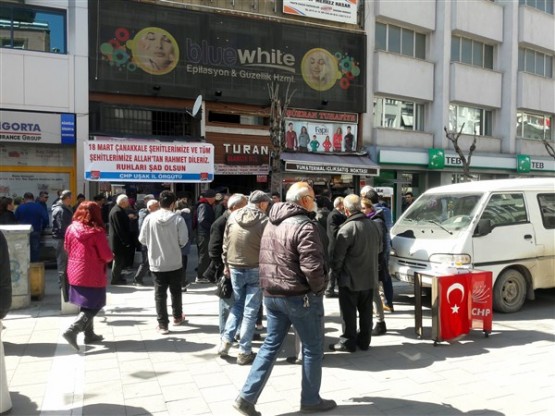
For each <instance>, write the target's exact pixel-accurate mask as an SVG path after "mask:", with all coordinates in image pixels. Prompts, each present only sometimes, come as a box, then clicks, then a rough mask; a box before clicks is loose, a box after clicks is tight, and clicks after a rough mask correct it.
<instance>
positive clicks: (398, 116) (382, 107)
mask: <svg viewBox="0 0 555 416" xmlns="http://www.w3.org/2000/svg"><path fill="white" fill-rule="evenodd" d="M374 126H376V127H387V128H391V129H400V130H419V131H423V130H424V105H423V104H419V103H416V102H413V101H401V100H395V99H393V98H382V97H375V98H374Z"/></svg>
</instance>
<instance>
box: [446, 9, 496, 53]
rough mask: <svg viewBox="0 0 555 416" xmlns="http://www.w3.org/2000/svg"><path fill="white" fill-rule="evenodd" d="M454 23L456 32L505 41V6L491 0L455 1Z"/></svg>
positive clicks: (452, 15) (453, 10)
mask: <svg viewBox="0 0 555 416" xmlns="http://www.w3.org/2000/svg"><path fill="white" fill-rule="evenodd" d="M451 18H452V25H453V31H454V32H455V33H461V34H471V35H472V37H476V36H478V37H479V38H482V39H487V40H490V41H494V42H495V43H501V42H503V6H501V5H500V4H497V3H493V2H491V1H485V0H483V1H457V2H453V9H452V14H451Z"/></svg>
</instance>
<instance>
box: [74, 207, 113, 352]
mask: <svg viewBox="0 0 555 416" xmlns="http://www.w3.org/2000/svg"><path fill="white" fill-rule="evenodd" d="M65 249H66V252H67V256H68V262H67V278H68V282H69V285H70V286H69V301H70V302H71V303H73V304H75V305H77V306H79V307H80V311H79V315H77V319H76V320H75V322H74V323H73V324H71V326H70V327H69V328H68V329H67V331H66V332H64V334H63V336H64V338H65V339H66V341H67V342H68V343H69V344H70V345H71V346H72V347H73V348H75V349H76V350H77V351H79V346H78V345H77V334H79V332H83V331H84V332H85V344H93V343H96V342H100V341H102V340H103V339H104V338H103V337H102V336H101V335H97V334H95V333H94V329H93V319H94V317H95V316H96V314H97V313H98V311H100V309H102V307H104V305H106V283H107V278H106V264H107V263H109V262H110V261H111V260H112V257H113V256H112V250H111V249H110V246H109V245H108V241H107V239H106V232H105V229H104V222H103V221H102V214H101V211H100V208H99V206H98V205H97V204H96V203H94V202H92V201H83V202H82V203H81V204H79V207H78V208H77V211H75V214H73V222H72V223H71V225H70V226H69V227H68V228H67V231H66V235H65Z"/></svg>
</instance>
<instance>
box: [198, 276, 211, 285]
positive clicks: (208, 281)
mask: <svg viewBox="0 0 555 416" xmlns="http://www.w3.org/2000/svg"><path fill="white" fill-rule="evenodd" d="M195 283H201V284H207V283H211V282H210V280H208V279H207V278H205V277H197V278H196V279H195Z"/></svg>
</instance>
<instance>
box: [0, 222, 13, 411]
mask: <svg viewBox="0 0 555 416" xmlns="http://www.w3.org/2000/svg"><path fill="white" fill-rule="evenodd" d="M11 306H12V275H11V270H10V253H9V252H8V243H7V242H6V237H4V234H2V231H0V390H1V392H0V395H1V396H0V413H2V414H4V412H7V411H8V410H10V409H11V408H12V402H11V399H10V394H9V392H8V385H7V379H8V378H7V377H6V365H5V364H4V346H3V345H2V329H3V326H2V319H4V317H5V316H6V314H7V313H8V311H9V310H10V307H11Z"/></svg>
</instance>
